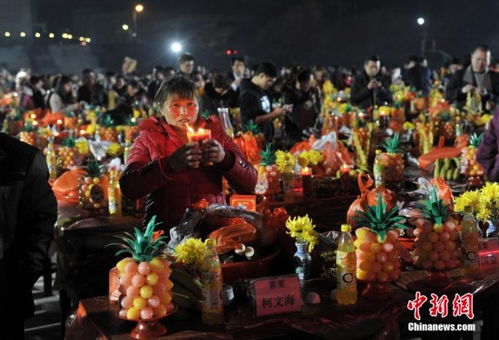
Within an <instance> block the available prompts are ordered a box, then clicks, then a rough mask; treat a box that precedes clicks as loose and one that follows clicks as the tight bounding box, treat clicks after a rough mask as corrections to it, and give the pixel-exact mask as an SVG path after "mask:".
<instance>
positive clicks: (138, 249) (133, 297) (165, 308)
mask: <svg viewBox="0 0 499 340" xmlns="http://www.w3.org/2000/svg"><path fill="white" fill-rule="evenodd" d="M155 220H156V216H154V217H153V218H151V220H150V221H149V223H148V224H147V226H146V228H145V231H144V232H141V231H140V230H139V229H138V228H134V233H133V235H132V234H131V233H128V232H127V233H125V236H119V238H120V239H121V241H122V243H119V244H116V243H114V244H111V245H117V246H119V247H121V248H123V249H121V250H119V251H118V252H117V253H116V255H117V256H118V255H121V254H126V253H128V254H130V255H131V257H127V258H124V259H122V260H121V261H119V262H118V263H117V264H116V267H115V268H113V269H112V270H111V273H112V272H113V271H114V272H115V273H116V271H117V272H118V275H119V277H116V276H114V277H113V275H110V289H109V291H110V293H111V295H112V297H111V299H113V298H114V299H116V298H117V299H118V301H119V306H120V310H119V317H120V318H122V319H126V320H135V321H137V320H139V319H140V320H144V321H150V320H156V319H159V318H162V317H164V316H166V315H167V314H168V313H170V312H171V311H173V310H174V309H175V307H174V305H173V303H172V296H173V293H172V287H173V282H172V281H171V280H170V274H171V272H172V270H171V269H170V262H169V261H167V260H166V259H165V258H163V257H162V253H163V250H164V248H165V247H166V244H165V242H164V240H165V239H166V237H165V236H160V237H158V238H154V227H155ZM116 281H117V282H116ZM116 286H118V287H116ZM158 335H159V334H158Z"/></svg>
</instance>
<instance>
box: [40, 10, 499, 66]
mask: <svg viewBox="0 0 499 340" xmlns="http://www.w3.org/2000/svg"><path fill="white" fill-rule="evenodd" d="M32 3H33V6H34V7H33V20H34V21H36V22H42V23H44V24H45V25H46V26H47V27H50V29H52V30H61V29H69V30H72V31H83V30H84V31H85V32H81V33H82V34H86V35H88V36H92V37H94V40H93V41H94V42H95V45H94V46H95V47H93V48H96V49H97V50H98V49H99V48H101V49H104V50H106V51H108V52H106V53H110V54H113V53H116V54H119V55H116V56H107V57H108V58H110V57H115V58H116V59H117V60H121V59H122V57H123V55H121V54H123V53H127V54H130V55H132V56H134V55H133V54H134V53H135V56H136V57H137V58H140V60H141V61H142V65H148V66H149V65H154V64H155V63H160V64H172V63H173V62H174V56H173V55H172V54H171V52H170V51H168V44H169V43H170V42H171V41H173V40H180V41H182V42H183V43H184V45H185V46H186V49H187V50H188V51H190V52H192V53H193V54H194V55H195V56H196V57H197V59H198V61H199V62H200V63H203V64H206V65H207V66H210V67H215V66H224V65H226V63H227V59H228V57H227V56H226V55H225V50H226V49H227V48H233V49H238V51H239V52H240V54H244V55H246V56H248V57H249V58H250V60H251V61H252V62H259V61H262V60H271V61H274V62H276V63H278V64H328V65H334V64H341V65H345V66H351V65H359V64H360V63H362V60H363V58H364V57H365V56H368V55H371V54H378V55H380V56H381V57H382V60H383V61H384V62H385V63H386V64H387V65H388V66H393V65H400V64H402V63H403V62H404V61H406V59H407V58H408V56H410V55H412V54H419V53H420V46H421V38H422V35H423V30H424V29H426V30H427V37H428V39H427V42H428V44H427V50H431V49H432V46H435V47H436V49H438V50H439V51H437V52H430V53H428V54H427V56H428V57H429V60H430V63H432V64H434V65H437V64H441V63H442V60H443V59H442V56H443V55H449V56H457V57H461V58H463V57H464V56H465V55H467V54H468V53H469V52H470V49H471V48H472V47H473V46H474V45H476V44H478V43H486V44H489V45H490V46H491V48H492V52H493V54H494V52H495V51H497V53H499V23H498V21H497V15H498V13H499V1H492V0H490V1H480V0H478V1H474V2H472V1H469V0H442V1H437V0H434V1H413V2H410V1H400V0H398V1H394V0H386V1H361V0H334V1H333V0H327V1H321V0H308V1H303V0H302V1H298V0H266V1H264V0H237V1H236V0H232V1H229V0H212V1H192V0H182V1H172V0H144V1H141V3H143V4H144V6H145V10H144V12H143V13H141V14H140V15H139V16H138V19H137V23H138V33H139V38H138V39H137V40H135V41H134V42H133V43H130V41H129V39H127V36H126V35H124V32H122V31H121V25H122V24H123V23H128V24H130V25H132V20H131V17H132V15H131V13H132V10H133V6H134V4H135V3H137V2H133V1H127V0H105V1H103V0H86V1H78V0H64V1H61V0H32ZM420 16H421V17H424V18H425V19H426V24H425V26H423V27H421V26H418V25H417V23H416V19H417V18H418V17H420ZM118 44H120V45H121V46H122V48H113V47H110V46H113V45H118ZM98 46H100V47H98ZM106 46H107V49H106ZM113 51H115V52H113ZM97 53H98V52H97Z"/></svg>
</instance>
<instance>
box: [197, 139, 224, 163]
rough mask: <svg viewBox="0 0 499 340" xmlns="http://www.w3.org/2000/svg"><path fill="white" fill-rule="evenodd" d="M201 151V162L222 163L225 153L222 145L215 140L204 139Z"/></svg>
mask: <svg viewBox="0 0 499 340" xmlns="http://www.w3.org/2000/svg"><path fill="white" fill-rule="evenodd" d="M201 149H202V150H203V161H204V162H213V163H215V164H218V163H222V162H223V160H224V158H225V151H224V148H223V147H222V145H221V144H220V143H219V142H218V141H217V140H215V139H206V140H204V141H203V143H202V145H201Z"/></svg>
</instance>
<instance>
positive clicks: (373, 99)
mask: <svg viewBox="0 0 499 340" xmlns="http://www.w3.org/2000/svg"><path fill="white" fill-rule="evenodd" d="M380 68H381V62H380V59H379V57H378V56H371V57H369V58H367V59H366V60H365V61H364V70H363V71H362V73H361V74H360V75H358V76H356V77H355V79H354V81H353V84H352V90H351V97H350V98H351V102H352V104H353V105H355V106H358V107H360V108H361V109H367V108H370V107H373V106H375V105H385V104H389V103H391V102H392V101H393V99H392V93H391V92H390V90H389V89H388V88H389V86H390V84H388V83H386V82H384V79H383V75H382V74H381V72H380Z"/></svg>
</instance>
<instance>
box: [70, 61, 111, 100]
mask: <svg viewBox="0 0 499 340" xmlns="http://www.w3.org/2000/svg"><path fill="white" fill-rule="evenodd" d="M82 83H83V84H82V86H80V88H79V89H78V95H77V99H78V102H81V101H84V102H86V103H87V104H90V105H99V106H106V105H107V98H106V91H105V90H104V86H102V85H101V84H99V83H98V82H97V79H96V76H95V73H94V71H92V70H91V69H84V70H83V77H82Z"/></svg>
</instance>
